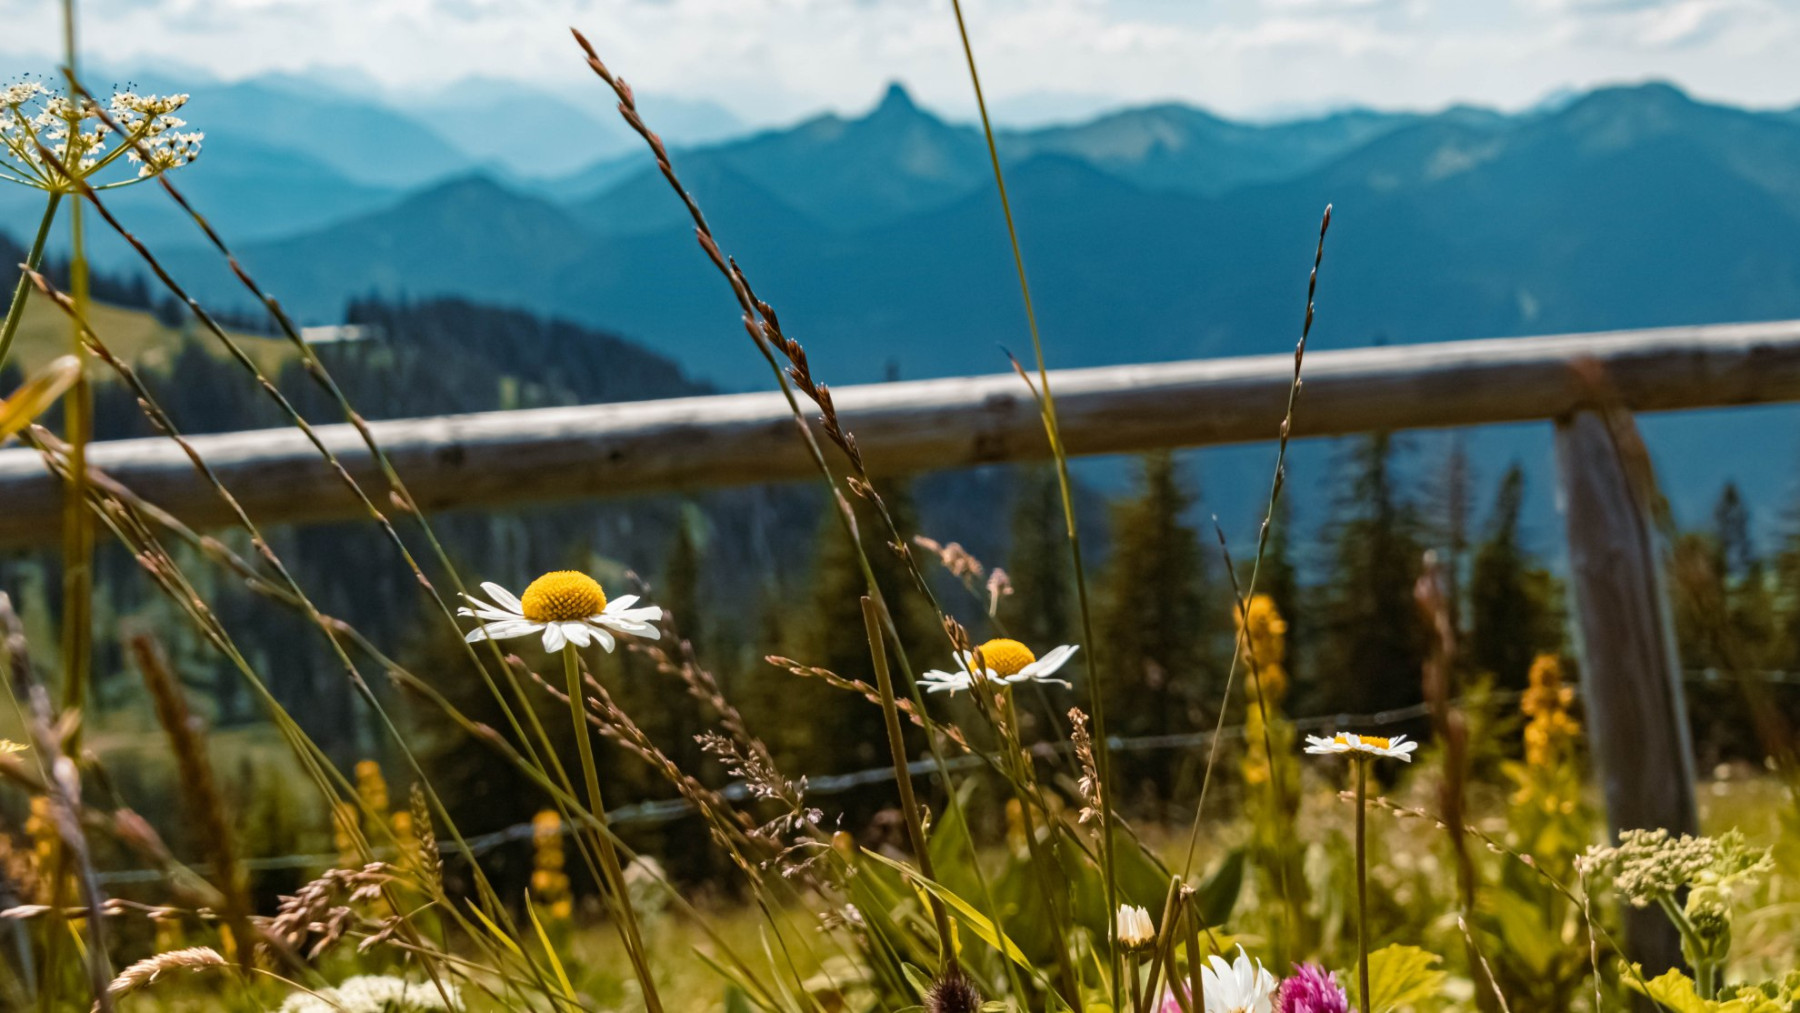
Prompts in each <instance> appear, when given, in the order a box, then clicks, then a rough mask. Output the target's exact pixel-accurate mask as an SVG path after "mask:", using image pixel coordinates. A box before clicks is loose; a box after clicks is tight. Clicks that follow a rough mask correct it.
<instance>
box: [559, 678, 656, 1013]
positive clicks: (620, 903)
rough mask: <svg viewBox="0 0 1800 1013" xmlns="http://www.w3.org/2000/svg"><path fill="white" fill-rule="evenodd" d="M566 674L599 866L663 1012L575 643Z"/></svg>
mask: <svg viewBox="0 0 1800 1013" xmlns="http://www.w3.org/2000/svg"><path fill="white" fill-rule="evenodd" d="M562 656H563V675H564V676H565V677H566V678H567V680H568V684H569V716H570V717H571V718H572V719H574V722H575V746H576V749H577V751H578V752H579V753H580V755H581V774H582V777H583V778H585V779H586V781H587V793H588V809H589V811H591V812H592V813H593V814H594V819H596V820H599V821H600V823H601V824H602V825H603V826H602V829H599V830H597V831H595V833H594V837H595V841H596V843H597V844H598V845H599V850H600V868H601V871H602V872H603V873H604V874H605V876H606V889H607V890H608V891H609V892H611V893H612V896H613V903H614V904H615V905H616V906H617V908H618V915H619V929H620V931H621V932H622V933H623V934H624V936H625V949H626V952H627V953H628V955H629V956H630V957H631V969H632V970H633V971H634V972H636V974H637V979H638V984H639V985H641V986H642V987H643V989H644V1006H645V1007H646V1008H647V1009H648V1010H649V1013H662V999H661V998H660V997H658V996H657V994H656V982H655V981H654V980H653V979H652V978H651V976H650V965H649V964H648V963H647V962H646V961H645V960H644V940H643V937H642V936H640V935H639V934H638V923H637V914H636V913H635V912H633V911H632V910H631V895H630V894H629V893H627V892H626V891H625V871H624V870H623V869H621V868H620V867H619V852H618V850H617V849H616V848H614V847H613V840H612V832H611V831H610V830H607V829H605V828H604V824H605V823H606V800H605V799H604V798H602V797H601V795H600V774H599V772H598V771H597V770H596V769H595V767H594V744H593V742H592V740H590V739H589V738H588V736H589V735H590V734H591V733H590V732H589V731H588V724H587V715H586V713H584V711H583V704H582V701H583V700H585V699H587V694H586V693H584V692H582V689H581V658H580V657H579V656H578V655H577V654H576V653H575V645H574V644H564V645H563V649H562Z"/></svg>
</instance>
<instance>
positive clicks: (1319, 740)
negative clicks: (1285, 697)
mask: <svg viewBox="0 0 1800 1013" xmlns="http://www.w3.org/2000/svg"><path fill="white" fill-rule="evenodd" d="M1417 748H1419V744H1418V743H1417V742H1408V741H1406V736H1404V735H1396V736H1394V737H1393V738H1391V739H1384V738H1382V737H1381V736H1379V735H1358V734H1356V733H1355V732H1339V733H1337V734H1336V735H1333V736H1332V737H1331V738H1324V737H1322V736H1318V735H1308V736H1307V737H1306V751H1307V752H1309V753H1317V754H1319V755H1329V754H1332V753H1367V754H1369V755H1370V756H1386V757H1390V758H1392V759H1395V760H1401V761H1404V762H1406V763H1411V762H1412V752H1413V750H1415V749H1417Z"/></svg>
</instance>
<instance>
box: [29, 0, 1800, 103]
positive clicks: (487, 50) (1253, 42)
mask: <svg viewBox="0 0 1800 1013" xmlns="http://www.w3.org/2000/svg"><path fill="white" fill-rule="evenodd" d="M59 6H60V5H59V4H57V3H54V2H51V0H0V24H4V25H6V26H7V27H8V29H9V31H8V32H7V35H8V38H7V39H6V41H5V42H4V43H0V51H3V52H5V53H7V54H9V56H11V57H12V58H14V59H20V58H28V57H38V56H47V55H49V54H50V53H52V52H54V51H55V49H56V47H57V45H58V39H59V29H58V27H57V24H58V23H57V17H58V14H57V8H58V7H59ZM81 7H82V12H83V42H84V48H85V50H86V51H87V52H88V53H90V54H91V55H93V56H94V57H95V58H96V59H97V60H100V61H103V62H105V63H107V64H109V65H112V66H124V67H130V68H151V69H163V70H166V69H170V68H173V67H177V66H180V65H189V66H193V67H198V68H204V69H206V70H208V71H210V72H212V73H213V74H216V75H219V76H222V77H226V78H239V77H246V76H252V75H255V74H258V73H263V72H268V71H290V72H292V71H308V70H312V71H317V70H321V69H323V70H327V71H328V72H329V73H330V74H331V75H332V76H333V77H334V78H336V80H337V81H338V82H339V83H341V84H343V85H345V86H349V87H361V86H364V85H365V84H370V85H379V86H380V87H383V88H385V89H388V90H394V91H402V92H404V91H407V90H410V89H417V88H431V87H436V86H440V85H443V84H447V83H449V82H451V81H453V80H455V79H458V78H463V77H469V76H480V77H489V78H502V79H504V78H517V79H524V80H529V81H530V82H532V83H534V84H537V85H541V86H548V87H550V88H552V89H553V90H555V91H556V92H558V93H561V94H565V95H570V96H575V97H578V96H580V95H582V94H584V93H583V91H582V89H584V88H590V87H592V85H591V82H590V81H589V80H587V79H586V78H585V70H584V69H583V68H582V66H581V65H580V63H579V62H578V60H577V59H576V57H575V50H574V48H573V47H572V45H571V44H570V42H569V40H568V36H567V34H566V32H565V29H566V27H567V26H569V25H571V24H573V25H578V26H580V27H582V28H583V29H584V30H585V31H587V32H588V34H589V36H590V37H591V38H593V39H594V40H595V41H596V43H597V44H598V45H599V46H600V47H601V51H602V54H603V55H604V56H606V58H607V59H608V61H609V62H611V63H613V64H614V65H615V67H616V68H617V69H619V70H620V71H621V72H622V73H624V74H625V76H626V77H627V78H628V79H630V80H631V81H632V82H633V83H634V84H636V85H637V86H638V87H640V88H641V89H645V90H647V91H655V92H661V93H664V94H676V95H681V96H684V97H692V98H709V99H713V100H717V101H719V102H722V103H724V104H725V105H726V106H727V107H729V108H731V109H732V110H733V111H734V112H736V113H737V114H738V115H740V116H741V117H743V118H745V119H747V120H750V121H753V122H779V121H783V120H787V119H792V118H795V117H797V116H800V115H803V114H805V113H808V112H811V111H815V110H817V109H820V108H836V109H840V110H850V109H857V108H861V107H864V106H866V105H867V104H868V103H869V102H870V101H872V100H873V98H874V97H875V95H876V94H877V93H878V92H879V90H880V88H881V86H882V85H883V84H884V83H885V82H886V81H888V80H892V79H899V80H903V81H905V82H906V83H907V85H908V86H909V87H910V88H911V89H912V90H913V91H914V93H915V94H917V95H918V96H919V97H920V98H921V100H922V101H924V102H926V103H927V104H929V105H932V106H934V107H937V108H941V109H945V110H948V111H950V112H953V113H965V112H966V111H967V110H968V109H969V108H971V100H970V94H969V86H968V82H967V78H966V75H965V73H964V71H963V68H962V65H961V55H960V51H959V50H958V48H957V41H956V34H955V24H954V21H953V20H952V18H951V14H950V8H949V0H83V2H82V4H81ZM966 10H967V13H968V15H969V18H970V22H971V27H972V30H973V32H974V34H975V38H976V45H977V47H978V55H979V56H980V58H981V61H982V70H983V74H984V77H985V81H986V84H987V86H988V89H989V93H990V95H991V96H992V97H993V98H994V100H995V101H996V103H997V104H999V105H1000V106H1001V107H1002V108H1004V109H1007V110H1010V111H1011V112H1012V113H1014V117H1013V118H1015V119H1018V118H1042V117H1044V116H1048V115H1054V114H1056V113H1064V114H1069V115H1079V114H1083V113H1087V112H1091V111H1093V110H1094V109H1095V108H1097V107H1102V106H1106V105H1116V104H1123V103H1127V102H1142V101H1148V100H1154V99H1164V98H1178V99H1184V100H1188V101H1192V102H1196V103H1199V104H1202V105H1205V106H1208V107H1211V108H1214V109H1218V110H1221V111H1224V112H1227V113H1233V114H1237V115H1251V116H1257V115H1272V114H1281V113H1287V112H1294V111H1301V110H1313V109H1320V108H1328V107H1335V106H1342V105H1348V104H1366V105H1373V106H1380V107H1405V108H1437V107H1441V106H1443V105H1447V104H1449V103H1452V102H1475V103H1481V104H1486V105H1496V106H1501V107H1506V108H1518V107H1522V106H1525V105H1528V104H1530V103H1532V102H1535V101H1538V100H1540V99H1542V98H1543V97H1544V96H1546V95H1547V94H1552V93H1554V92H1556V91H1558V90H1560V89H1564V88H1582V87H1587V86H1591V85H1594V84H1599V83H1609V82H1619V81H1640V80H1644V79H1647V78H1666V79H1669V80H1673V81H1675V82H1677V83H1679V84H1681V85H1682V86H1684V87H1686V88H1687V89H1689V90H1690V91H1692V92H1694V93H1695V94H1697V95H1700V96H1703V97H1707V98H1713V99H1719V100H1725V101H1730V102H1735V103H1741V104H1748V105H1754V106H1791V105H1796V104H1800V69H1796V64H1797V63H1800V61H1797V60H1796V59H1795V57H1794V55H1793V54H1795V53H1796V52H1800V0H968V3H967V6H966ZM6 69H7V68H5V67H0V75H3V73H4V71H5V70H6Z"/></svg>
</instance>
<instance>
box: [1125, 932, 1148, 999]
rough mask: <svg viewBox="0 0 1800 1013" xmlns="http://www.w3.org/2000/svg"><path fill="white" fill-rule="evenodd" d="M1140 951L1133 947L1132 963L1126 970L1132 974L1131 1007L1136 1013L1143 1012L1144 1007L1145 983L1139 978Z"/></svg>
mask: <svg viewBox="0 0 1800 1013" xmlns="http://www.w3.org/2000/svg"><path fill="white" fill-rule="evenodd" d="M1138 952H1139V951H1138V949H1137V948H1136V947H1133V948H1132V950H1131V963H1130V964H1129V965H1128V966H1127V967H1126V969H1125V970H1126V973H1127V974H1129V975H1131V1008H1132V1010H1133V1011H1135V1013H1142V1010H1143V1008H1144V983H1143V981H1141V980H1140V979H1139V978H1138V964H1139V962H1140V960H1139V957H1138Z"/></svg>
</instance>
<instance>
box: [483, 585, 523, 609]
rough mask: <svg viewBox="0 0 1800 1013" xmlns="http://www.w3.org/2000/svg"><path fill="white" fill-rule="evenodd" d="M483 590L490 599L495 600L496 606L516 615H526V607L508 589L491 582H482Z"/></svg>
mask: <svg viewBox="0 0 1800 1013" xmlns="http://www.w3.org/2000/svg"><path fill="white" fill-rule="evenodd" d="M481 589H482V590H483V591H486V592H487V593H488V597H489V598H492V599H494V604H496V605H499V606H500V607H501V608H503V609H506V610H508V611H510V612H512V613H513V614H514V615H524V614H525V605H524V603H522V602H520V601H519V598H518V596H517V595H515V594H513V593H512V592H511V591H508V590H507V589H506V588H503V587H501V586H500V585H499V584H496V583H494V582H493V581H491V580H484V581H482V582H481Z"/></svg>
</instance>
